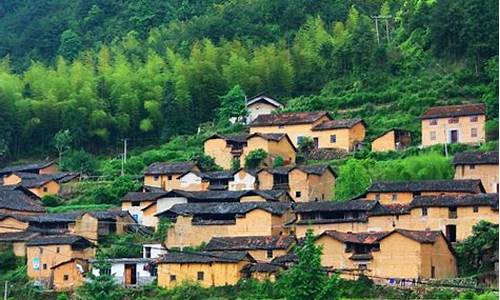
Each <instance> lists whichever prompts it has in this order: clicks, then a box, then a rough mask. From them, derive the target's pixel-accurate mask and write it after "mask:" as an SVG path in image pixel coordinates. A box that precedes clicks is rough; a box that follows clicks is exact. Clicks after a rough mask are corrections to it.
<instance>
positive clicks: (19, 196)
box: [0, 189, 45, 213]
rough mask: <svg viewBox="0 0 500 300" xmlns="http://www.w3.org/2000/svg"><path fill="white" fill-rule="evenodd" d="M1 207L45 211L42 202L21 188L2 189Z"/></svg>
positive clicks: (0, 193)
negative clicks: (20, 189)
mask: <svg viewBox="0 0 500 300" xmlns="http://www.w3.org/2000/svg"><path fill="white" fill-rule="evenodd" d="M0 208H3V209H7V210H15V211H26V212H37V213H38V212H44V211H45V208H44V207H43V206H42V204H41V202H40V201H38V200H34V199H33V198H31V197H29V196H28V195H27V194H25V193H23V192H22V191H19V190H5V189H1V190H0Z"/></svg>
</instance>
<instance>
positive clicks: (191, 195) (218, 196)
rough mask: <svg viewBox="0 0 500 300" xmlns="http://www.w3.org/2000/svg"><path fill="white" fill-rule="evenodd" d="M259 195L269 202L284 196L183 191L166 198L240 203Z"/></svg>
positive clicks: (260, 192)
mask: <svg viewBox="0 0 500 300" xmlns="http://www.w3.org/2000/svg"><path fill="white" fill-rule="evenodd" d="M251 195H259V196H262V197H263V198H264V199H266V200H269V201H278V200H279V198H280V197H282V196H283V193H282V192H281V191H275V190H248V191H227V190H208V191H182V190H172V191H170V192H168V193H167V194H166V196H165V197H179V196H180V197H185V198H187V199H188V202H191V203H195V202H198V203H200V202H238V201H240V199H241V198H242V197H244V196H251Z"/></svg>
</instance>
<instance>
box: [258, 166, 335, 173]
mask: <svg viewBox="0 0 500 300" xmlns="http://www.w3.org/2000/svg"><path fill="white" fill-rule="evenodd" d="M295 169H298V170H301V171H302V172H304V173H306V174H314V175H322V174H323V173H325V171H327V170H330V172H332V173H333V175H334V176H337V174H336V173H335V171H334V170H333V169H332V167H330V166H329V165H327V164H316V165H296V166H294V165H286V166H281V167H275V168H265V169H261V170H259V171H257V173H259V172H261V171H267V172H269V173H271V174H277V175H287V174H288V173H290V172H291V171H293V170H295Z"/></svg>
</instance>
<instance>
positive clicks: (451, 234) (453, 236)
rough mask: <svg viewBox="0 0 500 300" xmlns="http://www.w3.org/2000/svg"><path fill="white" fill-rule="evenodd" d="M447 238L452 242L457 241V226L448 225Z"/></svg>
mask: <svg viewBox="0 0 500 300" xmlns="http://www.w3.org/2000/svg"><path fill="white" fill-rule="evenodd" d="M446 238H447V239H448V241H450V242H456V241H457V226H456V225H446Z"/></svg>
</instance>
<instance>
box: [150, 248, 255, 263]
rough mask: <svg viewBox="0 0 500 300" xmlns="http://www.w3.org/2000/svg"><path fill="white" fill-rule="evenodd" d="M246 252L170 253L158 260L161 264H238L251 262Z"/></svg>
mask: <svg viewBox="0 0 500 300" xmlns="http://www.w3.org/2000/svg"><path fill="white" fill-rule="evenodd" d="M250 260H252V259H251V257H250V256H249V255H248V253H247V252H246V251H213V252H169V253H167V254H164V255H163V256H161V257H160V258H159V259H158V263H160V264H162V263H163V264H182V263H205V264H208V263H238V262H240V261H250Z"/></svg>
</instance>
